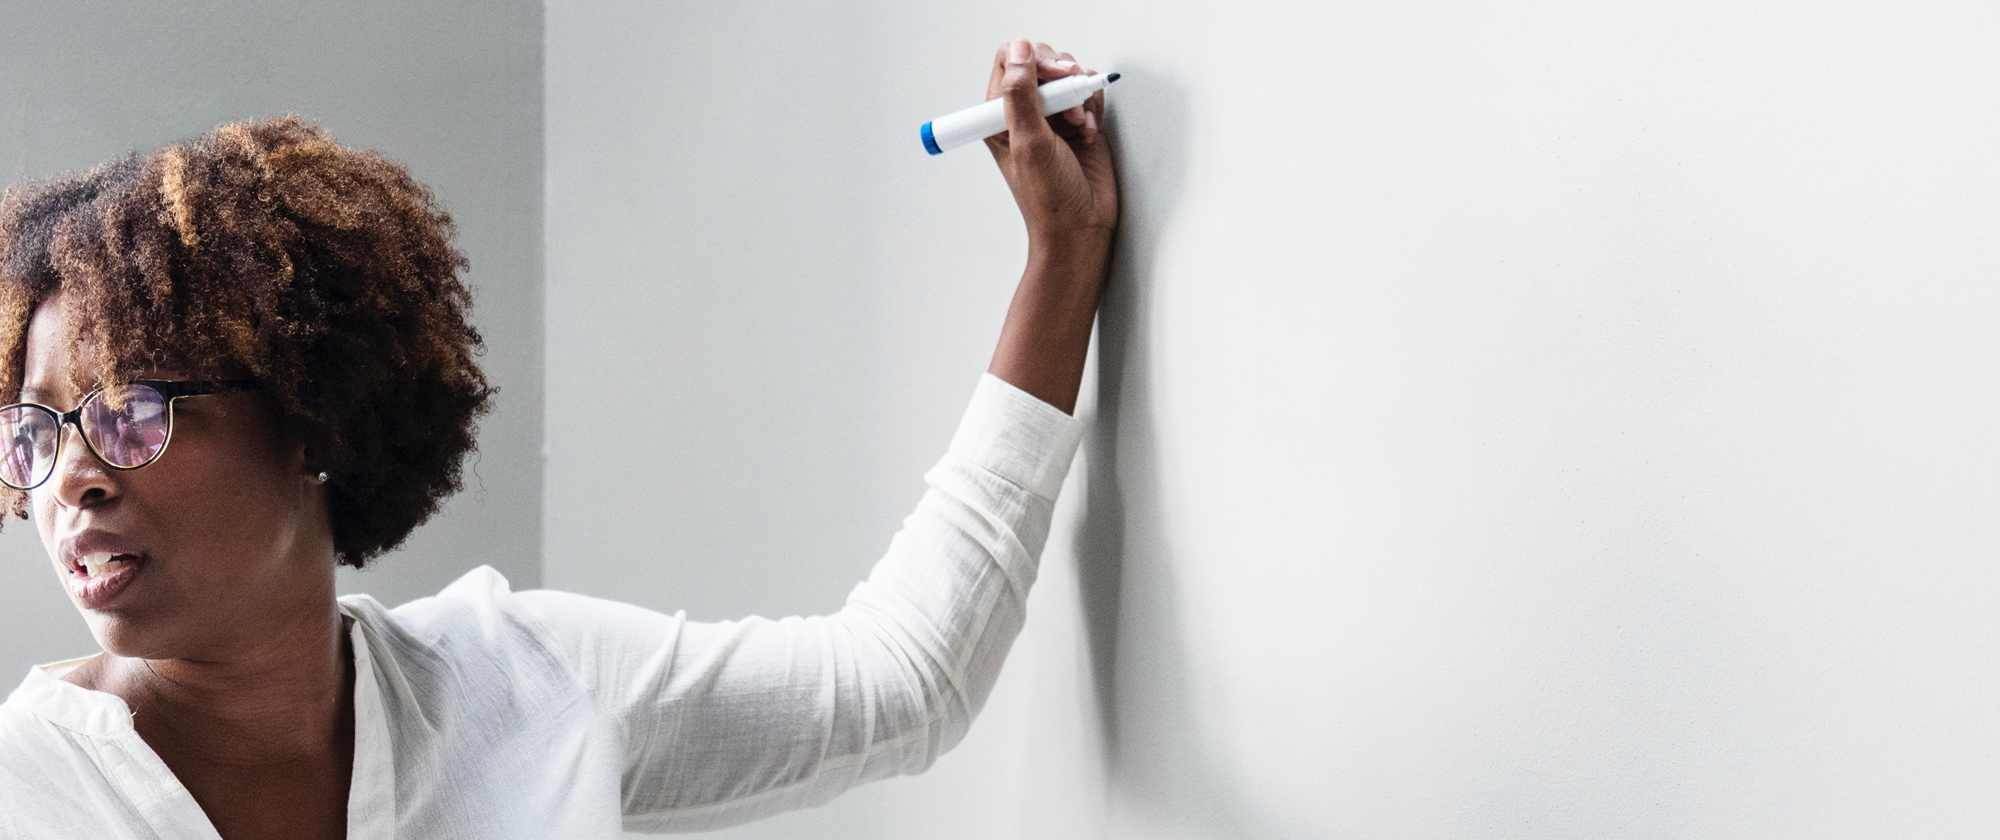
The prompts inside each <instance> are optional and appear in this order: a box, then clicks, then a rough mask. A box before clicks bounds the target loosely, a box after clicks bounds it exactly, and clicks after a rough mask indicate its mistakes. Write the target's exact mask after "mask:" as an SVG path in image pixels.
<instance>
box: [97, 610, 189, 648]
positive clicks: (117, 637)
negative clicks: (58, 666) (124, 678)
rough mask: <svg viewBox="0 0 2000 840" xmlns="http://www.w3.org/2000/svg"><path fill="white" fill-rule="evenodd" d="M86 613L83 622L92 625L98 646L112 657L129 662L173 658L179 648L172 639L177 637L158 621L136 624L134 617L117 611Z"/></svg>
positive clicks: (137, 622) (138, 622)
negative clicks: (176, 648)
mask: <svg viewBox="0 0 2000 840" xmlns="http://www.w3.org/2000/svg"><path fill="white" fill-rule="evenodd" d="M80 612H83V622H84V623H85V624H87V625H89V626H90V635H91V637H92V638H95V639H96V640H97V646H98V647H101V648H103V649H104V652H106V653H109V654H111V655H112V656H118V657H123V658H126V659H171V658H173V656H172V653H171V651H172V650H173V649H174V648H175V647H177V645H175V644H174V643H173V641H172V640H171V637H172V636H173V635H175V634H173V633H172V632H170V631H169V630H168V628H165V627H161V626H159V623H158V622H151V621H135V620H133V618H132V617H131V616H126V615H122V614H119V613H114V612H89V611H80Z"/></svg>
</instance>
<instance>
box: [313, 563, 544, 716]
mask: <svg viewBox="0 0 2000 840" xmlns="http://www.w3.org/2000/svg"><path fill="white" fill-rule="evenodd" d="M340 605H341V611H342V612H344V613H346V614H347V615H348V616H350V617H352V618H353V619H354V620H355V622H356V623H357V624H359V625H360V626H361V634H360V639H359V641H360V643H362V644H365V645H366V647H367V654H368V656H369V659H370V660H371V662H372V663H373V665H374V667H375V668H376V669H377V670H378V671H393V672H395V673H394V680H392V682H395V683H403V684H407V685H408V686H409V687H410V688H411V689H413V690H414V691H415V692H416V693H417V694H418V695H420V696H424V697H439V696H445V695H451V694H456V693H461V692H462V690H464V689H467V688H472V689H474V690H475V691H483V690H484V689H485V688H486V687H490V686H495V685H512V686H515V687H517V688H522V689H530V694H532V695H534V696H540V697H544V698H551V697H561V696H565V695H574V694H578V693H580V690H581V683H580V682H579V681H578V680H577V679H576V676H575V672H574V669H573V668H572V667H571V665H570V663H569V662H567V661H566V659H565V657H564V656H562V652H561V650H560V649H559V646H558V645H556V644H555V643H554V642H553V640H552V639H551V638H550V635H549V633H548V632H547V630H546V629H544V628H543V627H542V625H541V622H539V621H538V620H537V619H536V618H535V616H534V615H533V614H532V613H531V612H530V611H529V610H528V609H526V608H525V607H524V606H523V605H522V603H521V600H520V598H519V596H517V595H516V594H515V593H514V592H513V590H512V588H511V587H510V586H509V584H508V582H507V579H506V578H505V577H504V576H502V575H501V574H500V573H499V572H497V571H495V570H494V569H492V568H491V567H488V566H481V567H479V568H477V569H473V570H472V571H470V572H466V573H465V575H463V576H462V577H460V578H459V579H458V580H456V581H454V582H453V583H452V584H451V585H450V586H447V587H445V588H444V589H443V590H442V591H440V592H439V593H438V594H436V595H433V596H431V597H428V598H419V599H417V600H415V601H411V602H409V603H407V604H403V605H401V606H398V607H396V608H394V609H389V608H386V607H383V606H382V604H381V602H379V601H376V600H375V599H374V598H372V597H369V596H366V595H349V596H346V597H343V598H341V599H340Z"/></svg>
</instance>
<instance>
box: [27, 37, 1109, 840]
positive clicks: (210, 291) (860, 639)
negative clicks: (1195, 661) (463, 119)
mask: <svg viewBox="0 0 2000 840" xmlns="http://www.w3.org/2000/svg"><path fill="white" fill-rule="evenodd" d="M1076 72H1086V71H1082V70H1080V69H1079V68H1077V66H1076V64H1075V62H1074V61H1073V60H1072V59H1071V58H1070V57H1069V56H1068V55H1067V54H1064V53H1057V52H1055V51H1053V50H1051V49H1049V48H1048V47H1047V46H1046V45H1035V44H1030V43H1028V42H1026V41H1015V42H1013V43H1011V44H1009V45H1007V46H1005V47H1002V48H1001V50H1000V52H999V54H998V55H996V57H995V60H994V65H993V73H992V77H991V81H990V83H989V95H990V96H995V97H1004V98H1005V99H1006V108H1007V116H1008V128H1009V131H1008V133H1007V134H1004V135H1001V136H999V137H996V138H993V139H990V140H988V141H987V145H988V146H989V147H990V149H991V151H992V153H993V156H994V159H995V160H996V161H998V162H999V165H1000V171H1001V173H1002V174H1003V175H1004V176H1005V178H1006V181H1007V184H1008V186H1009V187H1010V188H1011V189H1012V190H1013V194H1014V198H1015V201H1016V202H1017V203H1018V204H1019V206H1020V209H1021V213H1022V216H1023V218H1024V220H1025V221H1026V224H1027V230H1028V243H1029V249H1028V264H1027V269H1026V271H1025V272H1024V274H1023V276H1022V279H1021V283H1020V286H1019V288H1018V290H1017V291H1016V293H1015V296H1014V300H1013V304H1012V307H1011V308H1010V309H1009V311H1008V314H1007V319H1006V322H1005V326H1004V327H1003V328H1002V330H1001V335H1000V341H999V347H998V349H997V350H996V351H995V353H994V356H993V361H992V365H991V367H990V368H989V369H988V374H987V375H986V376H985V377H983V378H982V379H981V380H980V383H979V386H978V388H977V390H976V392H975V394H974V397H973V400H972V404H971V407H970V408H969V409H968V411H967V413H966V415H965V418H964V420H963V421H962V422H961V424H960V426H959V429H958V432H957V434H956V436H955V437H954V438H953V440H952V443H951V446H950V449H949V451H948V452H947V454H946V455H945V456H944V458H943V460H942V461H940V462H939V463H938V465H937V467H936V468H935V469H933V470H932V471H931V472H930V473H929V474H928V475H927V481H928V483H929V490H928V491H927V492H926V493H925V495H924V497H923V498H922V500H921V501H920V502H919V503H918V505H917V508H916V511H915V512H914V513H913V514H912V515H911V516H910V517H909V518H908V519H907V520H906V521H905V524H904V528H903V530H902V531H901V532H900V533H899V534H897V535H896V536H895V538H894V539H893V540H892V541H891V542H890V546H889V549H888V552H887V554H886V555H885V556H884V557H883V558H882V559H881V561H880V562H879V563H877V564H876V566H875V568H874V570H873V571H872V572H871V573H870V575H869V577H868V580H867V581H866V582H865V583H863V584H862V585H860V586H859V587H857V588H856V589H855V591H854V593H853V595H852V596H850V598H849V600H848V603H847V605H846V606H845V607H844V608H843V609H842V610H840V611H839V612H837V613H835V614H833V615H829V616H825V617H820V618H809V619H786V620H783V621H764V620H759V619H751V620H746V621H740V622H726V623H720V624H703V623H697V622H689V621H686V620H684V619H682V618H680V617H676V616H668V615H662V614H659V613H654V612H649V611H647V610H643V609H639V608H637V607H632V606H628V605H623V604H617V603H612V602H607V601H600V600H594V599H590V598H585V597H582V596H577V595H571V594H565V593H560V592H546V591H533V592H512V591H510V589H509V588H508V584H507V582H506V581H505V580H504V579H502V578H501V577H500V575H499V574H498V573H496V572H494V571H493V570H491V569H489V568H483V567H482V568H479V569H476V570H474V571H472V572H470V573H468V574H466V575H465V576H464V577H462V578H460V579H459V580H458V581H457V582H456V583H453V584H452V585H451V586H450V587H448V588H446V589H445V590H444V591H443V592H441V593H439V594H438V595H437V596H436V597H432V598H424V599H421V600H418V601H415V602H412V603H410V604H407V605H404V606H401V607H397V608H395V609H388V608H385V607H383V606H382V605H381V604H380V603H378V602H376V601H375V600H374V599H372V598H369V597H366V596H348V597H339V598H337V597H336V596H335V593H334V568H335V566H336V564H343V563H344V564H347V565H350V566H356V567H359V566H362V565H365V564H367V563H370V562H372V561H374V560H375V559H376V558H377V557H379V556H380V555H382V554H383V553H384V552H386V551H388V550H390V549H392V548H394V547H396V546H397V545H398V544H399V543H401V542H402V541H403V540H404V539H405V538H406V537H408V536H409V534H410V532H411V530H412V529H414V528H416V527H417V526H418V525H420V524H421V523H423V521H424V520H425V519H426V518H427V517H429V515H430V514H431V513H432V512H434V511H435V510H436V509H437V507H438V504H439V502H440V501H441V500H442V499H443V498H444V497H445V496H447V495H449V494H450V493H452V492H453V491H455V490H456V489H457V488H458V486H459V465H460V463H461V461H462V460H463V459H464V458H465V456H466V455H467V454H468V453H470V452H471V451H472V448H473V445H474V429H475V421H476V420H477V418H478V417H479V416H480V415H481V413H483V412H484V411H485V410H486V409H487V407H488V404H489V402H490V401H491V399H492V398H493V389H492V388H491V387H489V386H488V383H487V381H486V378H485V376H484V374H482V373H481V372H480V369H479V366H478V364H477V363H476V358H477V353H478V350H479V347H480V336H479V334H478V333H477V332H476V331H475V330H474V329H473V328H472V327H471V326H470V325H469V323H468V321H467V317H468V309H469V305H470V296H469V293H468V291H467V289H466V287H465V286H464V285H463V284H462V283H461V281H460V279H459V273H460V272H461V270H462V269H463V268H464V266H465V259H464V257H463V256H462V255H461V254H460V253H459V252H458V251H457V250H456V249H455V247H454V246H453V244H452V223H451V219H450V217H449V216H448V215H447V214H445V213H444V212H443V211H442V210H441V209H439V206H438V204H437V202H436V201H435V200H434V199H433V197H432V196H431V194H430V193H429V191H427V190H426V189H425V188H424V187H423V186H422V185H421V184H418V183H416V182H415V181H414V180H412V179H411V178H410V176H409V174H408V173H407V172H406V171H405V170H404V169H403V168H402V167H401V166H399V165H398V164H396V163H394V162H392V161H390V160H389V159H387V158H384V157H382V156H380V155H377V154H374V153H370V152H362V151H356V150H353V149H349V148H346V147H343V146H340V145H338V144H337V143H335V142H334V141H333V140H332V139H331V138H330V137H328V136H327V135H326V134H325V133H324V132H322V131H321V130H319V129H318V128H316V127H314V126H313V125H311V124H309V123H307V122H305V121H303V120H300V119H297V118H284V119H276V120H271V121H267V122H255V123H236V124H231V125H225V126H223V127H221V128H218V129H216V130H214V131H212V132H210V133H209V134H207V135H204V136H202V137H200V138H197V139H195V140H191V141H188V142H186V143H181V144H177V145H172V146H168V147H165V148H163V149H160V150H158V151H156V152H153V153H152V154H149V155H145V156H137V155H135V156H132V157H130V158H128V159H124V160H119V161H114V162H111V163H108V164H105V165H103V166H100V167H98V168H97V169H94V170H92V171H90V172H88V173H86V174H84V175H81V176H77V177H74V178H70V179H67V180H61V181H55V182H50V183H43V184H33V185H27V186H22V187H16V188H14V189H11V190H9V191H8V192H7V193H6V195H5V198H4V202H0V402H5V403H7V405H6V406H5V407H4V408H0V482H3V483H4V485H5V489H4V490H0V493H4V497H0V501H4V504H5V505H6V507H7V508H9V509H10V510H11V511H12V512H13V513H14V514H15V515H17V516H21V517H26V518H32V519H33V520H34V523H35V528H36V530H37V531H38V532H39V533H40V535H41V538H42V543H43V545H44V546H46V547H47V549H48V553H49V558H50V560H51V561H52V564H53V568H54V571H55V574H56V575H57V576H58V577H59V578H60V579H61V580H62V583H63V585H64V587H65V589H66V590H67V591H68V593H69V596H70V599H71V600H72V601H74V602H75V604H76V607H77V609H78V611H79V612H81V613H82V615H83V618H84V621H85V622H87V623H88V624H89V626H90V630H91V632H92V634H93V635H94V636H95V638H96V640H97V642H98V643H99V644H100V645H101V646H102V647H103V652H102V653H100V654H97V655H95V656H91V657H87V658H84V659H77V660H73V661H68V662H60V663H56V664H52V665H44V666H39V667H37V668H34V669H32V670H31V672H30V673H29V675H28V677H27V679H26V680H25V681H24V682H23V683H22V684H21V686H20V688H18V689H17V690H15V691H14V693H13V694H12V695H11V696H10V697H9V698H8V699H7V701H6V703H5V704H4V705H0V838H9V839H10V840H11V839H12V838H92V840H113V838H226V840H251V838H284V839H285V840H302V838H342V837H355V838H363V837H365V838H390V837H403V838H480V839H481V840H494V838H509V837H522V838H529V837H532V838H566V840H568V839H571V838H613V837H617V836H619V835H620V833H621V832H622V831H626V830H632V831H656V832H657V831H687V830H699V829H705V828H713V827H719V826H724V825H730V824H735V823H739V822H743V821H746V820H750V819H754V818H757V817H760V816H764V815H767V814H771V813H774V812H778V811H782V810H786V809H791V808H799V807H804V806H808V805H814V804H818V803H821V802H825V801H826V800H828V799H829V798H831V797H833V796H834V795H835V794H838V793H839V792H841V791H843V790H845V789H847V788H850V787H853V786H854V785H857V784H860V783H862V782H865V781H869V780H871V779H879V778H884V777H887V776H892V775H896V774H902V773H914V772H919V771H921V770H923V769H924V768H926V767H928V766H929V765H930V764H931V763H932V762H933V761H934V760H936V758H937V757H938V755H939V754H940V753H942V752H943V751H944V750H946V749H948V748H950V747H951V746H952V745H953V744H955V743H957V741H958V740H959V739H960V738H961V737H962V736H963V735H964V733H965V731H966V728H967V726H969V725H970V722H971V718H972V716H973V714H974V713H975V712H976V711H977V710H978V709H979V708H980V706H981V704H982V703H983V701H984V700H985V698H986V696H987V693H988V691H989V689H990V688H991V687H992V685H993V682H994V680H995V678H996V676H997V674H998V672H999V668H1000V664H1001V660H1002V659H1003V658H1004V657H1005V656H1006V652H1007V648H1008V646H1009V644H1010V643H1011V642H1012V640H1013V638H1014V636H1015V634H1016V633H1017V632H1018V631H1019V629H1020V627H1021V623H1022V620H1023V615H1024V599H1025V598H1026V595H1027V589H1028V586H1029V585H1030V584H1031V583H1032V582H1033V580H1034V577H1035V566H1036V561H1037V557H1038V555H1039V554H1040V550H1041V546H1042V543H1043V542H1044V540H1045V539H1046V536H1047V533H1048V528H1049V519H1050V516H1051V514H1052V508H1053V505H1054V498H1055V495H1056V492H1057V489H1058V488H1059V487H1060V486H1061V483H1062V479H1063V476H1064V474H1065V473H1066V471H1067V470H1068V466H1069V462H1070V459H1071V457H1072V455H1073V454H1074V452H1075V449H1076V446H1077V441H1078V439H1079V438H1080V436H1081V430H1080V428H1079V424H1078V423H1077V421H1076V420H1075V419H1073V418H1072V417H1071V416H1070V412H1071V410H1072V409H1073V406H1074V403H1075V400H1076V395H1077V390H1078V387H1079V385H1080V381H1081V379H1082V375H1083V362H1084V355H1085V351H1086V349H1087V346H1088V344H1089V336H1090V329H1091V323H1092V320H1093V318H1094V315H1095V312H1096V308H1097V301H1098V297H1099V294H1100V291H1101V286H1102V283H1103V281H1104V277H1105V273H1106V261H1107V258H1108V254H1109V249H1110V243H1111V233H1112V229H1113V227H1114V225H1115V224H1116V221H1117V212H1118V211H1117V198H1116V190H1115V185H1114V179H1113V176H1112V166H1111V157H1110V154H1109V152H1108V150H1107V149H1106V144H1105V143H1104V142H1103V141H1102V139H1101V138H1100V137H1099V135H1098V133H1097V127H1098V119H1099V118H1100V116H1101V115H1102V111H1103V101H1102V99H1101V98H1094V99H1093V100H1092V101H1091V102H1090V103H1089V104H1087V105H1086V106H1084V107H1082V108H1079V109H1074V110H1072V111H1070V112H1066V113H1064V114H1061V115H1058V116H1056V117H1053V118H1048V119H1046V120H1045V119H1044V118H1042V117H1041V116H1040V115H1039V114H1040V112H1039V109H1038V100H1037V95H1036V92H1035V85H1036V82H1037V80H1038V79H1040V80H1047V79H1050V78H1055V77H1059V76H1066V75H1070V74H1072V73H1076Z"/></svg>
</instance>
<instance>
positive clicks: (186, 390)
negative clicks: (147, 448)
mask: <svg viewBox="0 0 2000 840" xmlns="http://www.w3.org/2000/svg"><path fill="white" fill-rule="evenodd" d="M259 384H261V383H259V382H258V381H257V380H255V379H215V380H205V379H171V380H170V379H134V380H132V381H131V382H125V383H121V384H120V385H118V386H117V387H124V386H125V385H144V386H146V387H148V388H151V389H153V391H154V392H156V393H158V394H159V395H160V398H161V399H163V400H165V401H166V403H167V406H166V415H167V433H166V436H164V437H162V438H161V439H160V451H158V452H155V453H153V456H152V457H150V458H147V459H146V461H145V463H142V464H134V465H132V466H129V467H125V466H119V465H118V464H114V463H111V461H110V459H107V458H105V457H104V455H103V453H100V452H98V451H97V444H94V443H91V442H90V432H89V431H87V430H85V429H84V428H83V409H84V408H85V407H86V406H88V405H90V401H91V400H94V399H97V398H98V397H99V396H101V395H103V393H104V391H105V390H106V389H104V388H98V389H96V390H94V391H91V392H90V393H88V394H85V395H83V399H82V400H81V401H79V402H78V403H77V404H76V407H75V408H72V409H70V410H68V411H57V410H55V409H54V408H52V407H49V406H46V405H42V404H41V403H32V402H17V403H8V404H7V405H0V412H6V411H9V410H12V409H16V408H36V409H41V410H42V411H46V412H48V413H49V414H51V415H54V416H55V418H56V451H55V452H54V453H53V454H51V455H50V456H49V460H50V461H51V462H52V463H60V462H61V461H62V448H63V438H65V437H68V435H65V434H63V427H65V426H75V427H76V437H77V439H78V440H81V441H83V448H84V450H85V451H87V452H89V453H90V457H92V458H96V459H97V462H98V463H100V464H103V465H104V466H106V467H109V468H111V469H114V470H118V471H119V472H130V471H132V470H141V469H145V468H147V467H150V466H152V465H153V463H154V462H156V461H158V460H160V456H162V455H165V454H167V447H168V446H169V445H171V444H172V443H173V442H174V403H175V402H176V401H178V400H180V399H182V398H185V397H206V396H212V395H215V394H226V393H233V392H237V391H250V390H254V389H256V388H257V387H258V385H259ZM0 457H4V456H0ZM55 475H56V471H55V468H54V467H50V468H49V474H48V475H45V476H42V480H40V481H37V482H35V483H33V484H30V485H28V486H26V487H20V486H16V485H15V484H14V483H13V482H11V481H8V480H7V479H6V478H5V477H4V475H0V485H5V486H7V487H8V488H9V489H13V490H19V491H21V492H23V493H25V492H28V491H30V490H33V489H35V488H37V487H40V486H42V485H44V484H47V483H49V479H51V478H54V477H55Z"/></svg>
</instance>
